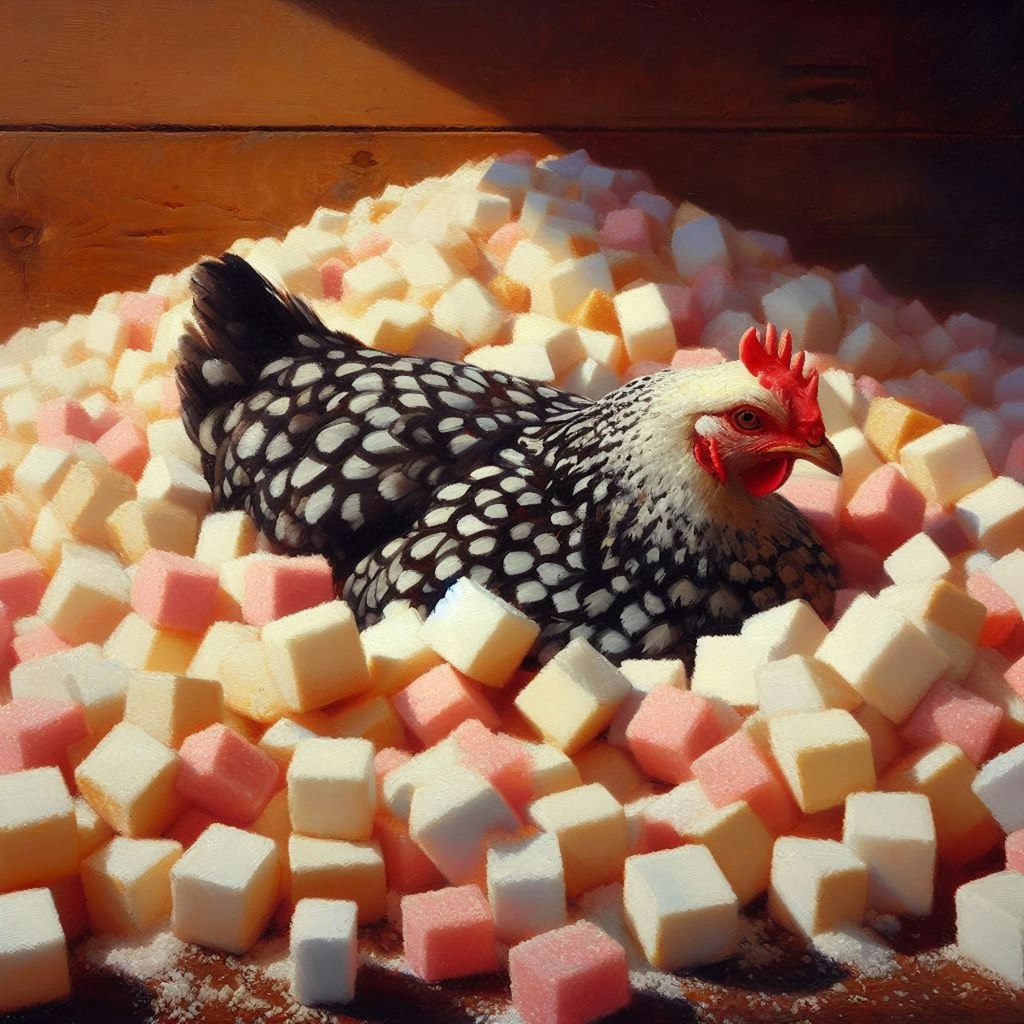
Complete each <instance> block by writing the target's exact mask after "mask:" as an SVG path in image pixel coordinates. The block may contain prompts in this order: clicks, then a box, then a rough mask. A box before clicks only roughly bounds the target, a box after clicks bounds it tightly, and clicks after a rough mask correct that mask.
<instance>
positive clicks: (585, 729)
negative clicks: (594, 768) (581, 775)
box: [515, 638, 631, 754]
mask: <svg viewBox="0 0 1024 1024" xmlns="http://www.w3.org/2000/svg"><path fill="white" fill-rule="evenodd" d="M630 689H631V687H630V685H629V682H628V680H627V679H626V678H625V676H623V675H622V673H621V672H620V671H619V670H618V669H617V668H615V667H614V666H613V665H612V664H611V663H610V662H609V661H608V660H607V659H606V658H605V657H604V656H603V655H601V654H600V653H598V652H597V651H596V650H595V649H594V648H593V647H592V646H591V645H590V644H589V643H587V641H586V640H584V639H582V638H578V639H576V640H572V641H570V642H569V643H568V644H567V645H566V646H565V647H564V648H563V649H562V650H561V651H559V652H558V653H557V654H556V655H555V656H554V657H553V658H552V659H551V660H550V661H549V662H548V663H547V664H546V665H545V666H544V667H543V668H542V669H541V670H540V671H539V672H538V673H537V675H536V676H534V678H533V679H532V680H531V681H530V682H529V683H527V685H526V686H525V687H524V688H523V689H522V690H521V691H520V693H519V695H518V696H517V697H516V700H515V705H516V707H517V708H518V709H519V711H520V712H522V714H523V715H524V716H525V718H526V719H527V721H529V722H530V724H531V725H532V726H533V727H534V728H535V729H536V730H537V732H539V733H540V734H541V736H543V738H544V739H545V740H546V741H547V742H548V743H550V744H552V745H553V746H556V747H558V748H559V749H560V750H562V751H564V752H565V753H567V754H573V753H575V752H576V751H577V750H579V749H580V748H581V747H583V746H584V745H586V744H587V743H588V742H589V741H590V740H592V739H594V737H596V736H597V735H598V734H599V733H600V732H602V731H603V730H604V729H606V728H607V727H608V725H609V724H610V723H611V720H612V718H613V717H614V716H615V712H616V710H617V709H618V707H619V705H621V704H622V702H623V701H625V699H626V698H627V697H628V695H629V693H630Z"/></svg>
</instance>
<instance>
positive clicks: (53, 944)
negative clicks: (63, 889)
mask: <svg viewBox="0 0 1024 1024" xmlns="http://www.w3.org/2000/svg"><path fill="white" fill-rule="evenodd" d="M70 995H71V977H70V974H69V972H68V947H67V941H66V940H65V938H64V932H63V930H62V928H61V924H60V919H59V918H58V916H57V908H56V906H55V905H54V901H53V896H52V895H51V894H50V892H49V890H48V889H24V890H21V891H20V892H8V893H3V894H0V1012H3V1013H6V1012H8V1011H11V1010H19V1009H21V1008H22V1007H26V1006H35V1005H36V1004H38V1003H50V1002H54V1001H56V1000H58V999H67V998H68V996H70Z"/></svg>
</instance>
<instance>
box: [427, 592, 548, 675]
mask: <svg viewBox="0 0 1024 1024" xmlns="http://www.w3.org/2000/svg"><path fill="white" fill-rule="evenodd" d="M539 635H540V627H539V626H538V625H537V624H536V623H535V622H533V621H532V620H531V619H529V618H527V617H526V616H525V615H524V614H523V613H522V612H521V611H519V609H518V608H514V607H513V606H512V605H510V604H509V603H508V602H507V601H503V600H502V599H501V598H500V597H497V596H496V595H494V594H492V593H491V592H490V591H488V590H486V589H485V588H484V587H482V586H481V585H480V584H479V583H474V582H473V581H472V580H470V579H468V578H467V577H463V578H462V579H459V580H457V581H456V582H455V583H454V584H453V585H452V586H451V587H450V588H449V590H448V591H447V593H446V594H445V595H444V597H442V598H441V600H440V601H438V603H437V604H436V605H435V606H434V610H433V611H432V612H431V613H430V615H428V616H427V620H426V622H424V623H423V627H422V628H421V630H420V639H421V640H422V641H423V642H424V643H425V644H426V645H427V646H428V647H430V648H431V649H432V650H433V651H435V652H436V653H437V654H438V655H439V656H440V657H441V658H443V659H444V660H445V661H447V662H449V664H451V665H453V666H454V667H455V668H457V669H458V670H459V671H460V672H464V673H465V674H466V675H467V676H469V677H470V678H471V679H475V680H476V681H477V682H478V683H483V684H484V685H485V686H504V685H505V684H506V683H507V682H508V681H509V680H510V679H511V678H512V675H513V673H514V672H515V671H516V669H517V668H519V665H520V664H521V662H522V660H523V658H524V657H525V656H526V653H527V652H528V651H529V650H530V648H531V647H532V646H533V643H534V641H535V640H536V639H537V637H538V636H539Z"/></svg>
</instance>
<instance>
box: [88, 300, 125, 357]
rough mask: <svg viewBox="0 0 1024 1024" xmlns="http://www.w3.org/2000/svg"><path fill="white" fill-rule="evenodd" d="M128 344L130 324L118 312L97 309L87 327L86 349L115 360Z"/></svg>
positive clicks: (92, 353) (89, 352) (90, 352)
mask: <svg viewBox="0 0 1024 1024" xmlns="http://www.w3.org/2000/svg"><path fill="white" fill-rule="evenodd" d="M127 344H128V324H127V322H126V321H124V320H122V319H121V318H120V317H119V316H118V315H117V314H116V313H113V312H109V311H105V310H97V311H96V312H94V313H92V314H91V315H90V317H89V323H88V325H87V327H86V329H85V343H84V349H85V351H86V352H87V353H88V354H89V355H93V356H100V357H101V358H103V359H106V360H107V361H108V362H113V361H114V359H116V358H117V356H118V355H120V353H121V351H122V350H123V349H124V347H125V345H127Z"/></svg>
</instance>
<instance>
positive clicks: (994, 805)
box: [972, 743, 1024, 833]
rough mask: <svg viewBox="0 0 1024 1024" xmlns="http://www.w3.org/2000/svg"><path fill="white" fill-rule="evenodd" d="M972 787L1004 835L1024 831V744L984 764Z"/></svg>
mask: <svg viewBox="0 0 1024 1024" xmlns="http://www.w3.org/2000/svg"><path fill="white" fill-rule="evenodd" d="M972 788H973V790H974V792H975V793H976V794H977V795H978V797H979V798H980V800H981V802H982V803H983V804H984V805H985V806H986V807H987V808H988V809H989V811H990V812H991V814H992V817H993V818H995V819H996V821H998V822H999V824H1000V825H1001V826H1002V829H1003V831H1004V832H1006V833H1010V832H1015V831H1016V830H1017V829H1019V828H1024V743H1022V744H1020V745H1019V746H1016V747H1014V748H1013V749H1011V750H1007V751H1004V752H1003V753H1002V754H998V755H996V756H995V757H993V758H992V760H991V761H989V762H988V763H987V764H985V765H983V766H982V768H981V770H980V771H979V772H978V775H977V778H975V780H974V783H973V786H972Z"/></svg>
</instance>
